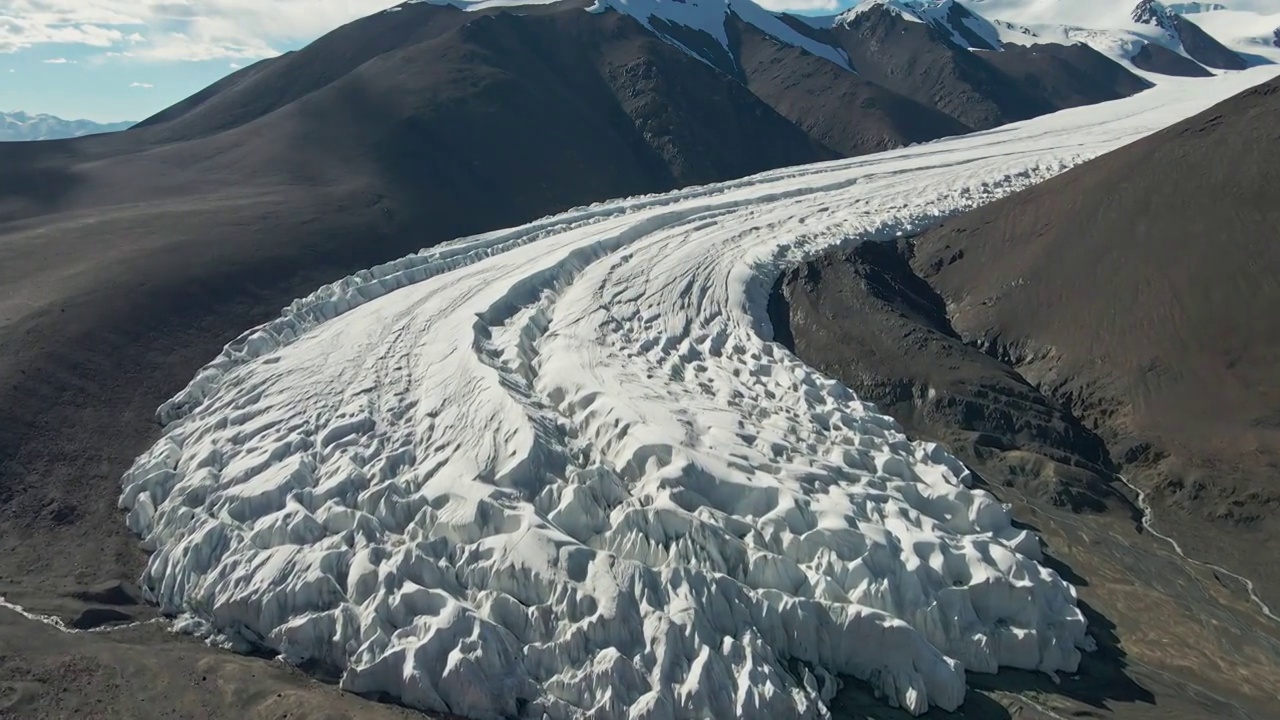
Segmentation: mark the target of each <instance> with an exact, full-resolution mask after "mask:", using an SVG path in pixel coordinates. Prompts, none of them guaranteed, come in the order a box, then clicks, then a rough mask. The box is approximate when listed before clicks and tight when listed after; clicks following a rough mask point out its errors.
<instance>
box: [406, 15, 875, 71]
mask: <svg viewBox="0 0 1280 720" xmlns="http://www.w3.org/2000/svg"><path fill="white" fill-rule="evenodd" d="M556 1H558V0H408V2H406V3H404V4H405V5H412V4H420V3H428V4H433V5H449V6H453V7H457V8H461V9H462V10H467V11H476V10H483V9H486V8H491V7H508V6H512V5H521V4H548V3H550V2H556ZM610 10H612V11H614V12H619V13H622V14H624V15H629V16H631V17H633V18H635V19H636V20H637V21H639V22H640V24H642V25H644V26H645V27H646V28H649V30H651V31H653V32H654V34H656V35H658V36H659V37H661V38H663V39H664V40H666V41H667V42H669V43H671V44H672V45H675V46H676V47H679V48H680V49H682V50H684V51H685V52H687V53H689V54H690V55H693V56H694V57H697V58H698V59H700V60H703V61H705V62H707V63H708V64H711V65H712V66H713V67H714V66H715V64H716V63H715V61H714V59H713V58H708V57H703V56H702V54H701V53H699V52H698V50H697V49H695V48H690V47H689V46H688V45H686V44H685V43H682V42H680V40H679V39H677V38H673V37H671V35H670V33H668V32H666V31H665V27H664V26H668V25H674V26H678V27H683V28H687V29H689V30H694V31H696V32H700V33H704V34H705V35H707V36H708V37H710V38H711V39H712V40H714V41H715V42H716V43H718V44H719V45H720V47H722V48H723V49H724V51H725V54H726V55H727V56H728V57H732V56H733V54H732V52H731V51H730V49H729V35H728V31H727V30H726V28H725V25H726V23H727V22H728V20H729V16H730V14H732V15H736V16H737V17H738V18H739V19H740V20H742V21H743V22H746V23H748V24H750V25H753V26H755V27H756V28H757V29H758V30H760V31H761V32H764V33H765V34H767V35H769V36H771V37H773V38H774V39H776V40H778V41H779V42H783V43H786V44H788V45H793V46H795V47H798V48H801V49H803V50H805V51H807V52H809V53H810V54H812V55H816V56H818V57H820V58H823V59H825V60H828V61H830V62H832V63H835V64H836V65H839V66H840V67H842V68H844V69H846V70H848V69H850V67H849V58H848V57H847V56H846V55H845V54H844V52H843V51H841V50H838V49H836V48H833V47H831V46H830V45H827V44H825V43H822V42H819V41H817V40H814V39H812V38H810V37H808V36H806V35H804V34H802V33H800V32H797V31H796V30H795V28H793V27H791V26H790V25H788V24H787V23H785V22H783V21H782V20H781V19H780V18H779V17H778V16H777V15H775V14H773V13H771V12H769V11H768V10H765V9H764V8H762V7H760V6H759V5H757V4H756V3H754V2H751V0H595V2H594V3H593V4H592V5H591V6H590V7H589V8H587V12H594V13H600V12H608V11H610Z"/></svg>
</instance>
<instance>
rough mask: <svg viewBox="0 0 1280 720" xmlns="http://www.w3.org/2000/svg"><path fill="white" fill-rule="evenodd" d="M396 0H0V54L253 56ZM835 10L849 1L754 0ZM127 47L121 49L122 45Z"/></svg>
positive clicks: (187, 57)
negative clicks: (86, 51)
mask: <svg viewBox="0 0 1280 720" xmlns="http://www.w3.org/2000/svg"><path fill="white" fill-rule="evenodd" d="M398 2H399V0H0V53H12V52H16V51H19V50H23V49H26V48H30V47H33V46H36V45H42V44H71V45H85V46H89V47H94V48H101V49H103V50H106V51H108V52H106V53H102V55H103V57H104V58H106V59H109V60H119V59H121V58H130V59H132V60H134V61H176V60H187V61H203V60H228V61H232V60H256V59H260V58H264V57H271V56H273V55H276V54H278V53H279V52H280V51H281V50H283V49H286V48H288V47H292V46H297V45H299V44H303V43H306V42H309V41H310V40H312V39H314V38H316V37H318V36H319V35H322V34H324V33H325V32H328V31H329V30H332V29H333V28H335V27H337V26H339V25H341V24H343V23H346V22H350V21H351V20H355V19H356V18H359V17H363V16H365V15H370V14H372V13H375V12H378V11H379V10H384V9H386V8H388V7H390V6H392V5H395V4H397V3H398ZM759 2H761V4H762V5H764V6H765V7H767V8H769V9H772V10H783V9H786V10H803V11H809V12H819V11H833V10H836V9H838V7H840V6H843V5H847V4H848V0H759ZM126 48H127V51H126Z"/></svg>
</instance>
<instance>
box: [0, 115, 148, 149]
mask: <svg viewBox="0 0 1280 720" xmlns="http://www.w3.org/2000/svg"><path fill="white" fill-rule="evenodd" d="M133 124H134V123H133V121H128V122H118V123H96V122H93V121H92V120H63V119H62V118H60V117H55V116H53V115H44V114H40V115H32V114H30V113H25V112H11V113H6V112H0V142H11V141H15V140H58V139H60V138H74V137H81V136H84V135H96V134H98V133H109V132H119V131H120V130H127V129H129V128H130V127H132V126H133Z"/></svg>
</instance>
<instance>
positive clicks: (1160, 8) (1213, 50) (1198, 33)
mask: <svg viewBox="0 0 1280 720" xmlns="http://www.w3.org/2000/svg"><path fill="white" fill-rule="evenodd" d="M1131 17H1132V18H1133V21H1134V22H1136V23H1140V24H1143V25H1153V26H1155V27H1158V28H1160V29H1162V30H1164V31H1165V32H1167V33H1168V34H1169V36H1170V37H1171V38H1172V39H1174V40H1176V41H1177V43H1178V44H1179V45H1181V46H1182V49H1183V50H1184V51H1185V52H1186V54H1187V55H1188V56H1189V57H1191V59H1192V60H1195V61H1196V62H1198V63H1200V64H1201V65H1205V66H1207V67H1211V68H1218V69H1220V70H1243V69H1245V68H1246V67H1248V63H1246V62H1245V60H1244V58H1242V57H1240V56H1239V55H1237V54H1236V53H1234V52H1232V51H1231V50H1229V49H1227V48H1226V47H1225V46H1224V45H1223V44H1222V43H1220V42H1218V41H1217V40H1214V39H1213V37H1211V36H1210V35H1209V34H1208V33H1206V32H1205V31H1204V30H1201V29H1200V26H1199V25H1196V24H1195V23H1193V22H1191V21H1190V20H1188V19H1187V18H1185V17H1183V16H1182V15H1181V14H1180V13H1177V12H1174V11H1173V10H1170V9H1169V8H1168V7H1166V6H1165V5H1164V4H1162V3H1160V2H1159V0H1140V2H1139V3H1138V4H1137V5H1136V6H1134V8H1133V14H1132V16H1131Z"/></svg>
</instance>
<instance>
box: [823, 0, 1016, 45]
mask: <svg viewBox="0 0 1280 720" xmlns="http://www.w3.org/2000/svg"><path fill="white" fill-rule="evenodd" d="M876 9H881V10H885V11H888V12H891V13H894V14H895V15H898V16H899V17H901V18H903V19H904V20H908V21H910V22H917V23H926V24H929V25H932V26H933V27H934V28H936V29H937V30H939V31H940V32H942V33H943V35H944V36H947V37H948V38H949V39H950V40H951V42H952V43H954V44H956V45H958V46H960V47H964V48H971V49H977V50H999V49H1000V46H1001V41H1000V33H999V31H998V30H997V29H996V28H995V27H994V26H993V25H992V23H991V22H989V21H988V20H986V19H985V18H982V17H979V16H977V15H974V14H973V13H972V12H970V11H969V10H967V9H965V7H964V6H963V5H960V4H959V3H957V2H956V1H955V0H865V1H864V2H862V3H859V4H858V5H856V6H854V7H853V8H851V9H850V10H847V11H846V12H844V13H842V14H840V15H837V16H836V17H835V19H834V21H833V24H839V25H848V24H849V23H851V22H853V21H854V20H856V19H857V18H859V17H861V16H863V15H865V14H866V13H867V12H870V11H873V10H876ZM973 39H976V40H977V42H976V43H975V42H973Z"/></svg>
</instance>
